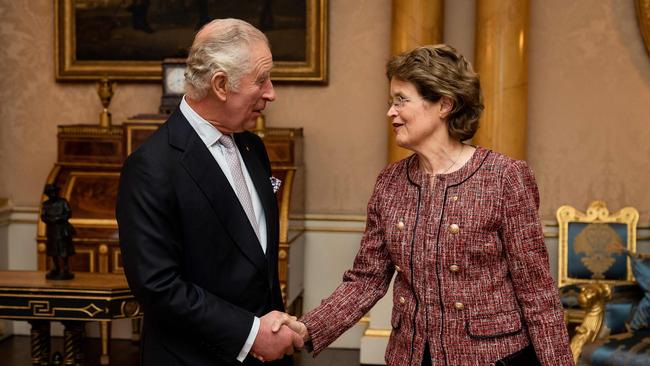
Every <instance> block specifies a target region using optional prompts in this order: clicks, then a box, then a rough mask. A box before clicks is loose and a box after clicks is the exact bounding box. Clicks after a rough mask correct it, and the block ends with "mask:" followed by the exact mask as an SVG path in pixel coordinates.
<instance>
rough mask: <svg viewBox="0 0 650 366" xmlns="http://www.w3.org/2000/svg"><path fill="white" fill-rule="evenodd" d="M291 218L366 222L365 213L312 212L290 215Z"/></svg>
mask: <svg viewBox="0 0 650 366" xmlns="http://www.w3.org/2000/svg"><path fill="white" fill-rule="evenodd" d="M289 218H290V219H291V220H300V221H309V220H313V221H355V222H358V221H361V222H366V216H365V215H337V214H333V215H330V214H310V213H306V214H303V215H291V216H290V217H289Z"/></svg>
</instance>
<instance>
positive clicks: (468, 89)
mask: <svg viewBox="0 0 650 366" xmlns="http://www.w3.org/2000/svg"><path fill="white" fill-rule="evenodd" d="M386 75H387V76H388V79H389V80H390V79H392V78H397V79H399V80H402V81H407V82H411V83H413V84H414V85H415V87H416V88H417V90H418V92H419V93H420V95H421V96H422V97H423V98H424V99H427V100H429V101H432V102H437V101H438V100H440V98H441V97H442V96H446V97H449V98H450V99H451V100H453V102H454V106H453V108H452V110H451V112H450V113H449V114H448V115H447V129H448V131H449V135H450V136H451V137H453V138H456V139H459V140H460V141H465V140H468V139H470V138H472V137H473V136H474V134H475V133H476V130H478V120H479V117H480V116H481V112H482V111H483V101H482V96H481V84H480V82H479V77H478V74H477V73H476V72H474V70H473V69H472V65H471V64H470V63H469V62H467V60H465V57H463V55H461V54H460V53H458V51H456V50H455V49H454V48H453V47H451V46H448V45H446V44H438V45H430V46H423V47H418V48H415V49H413V50H411V51H408V52H405V53H402V54H400V55H398V56H395V57H393V58H391V59H390V61H388V64H387V65H386Z"/></svg>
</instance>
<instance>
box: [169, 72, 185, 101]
mask: <svg viewBox="0 0 650 366" xmlns="http://www.w3.org/2000/svg"><path fill="white" fill-rule="evenodd" d="M184 73H185V67H184V66H182V65H179V66H177V67H168V68H166V69H165V89H166V92H167V94H177V95H183V93H185V75H184Z"/></svg>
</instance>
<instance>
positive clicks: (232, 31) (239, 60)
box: [185, 18, 269, 100]
mask: <svg viewBox="0 0 650 366" xmlns="http://www.w3.org/2000/svg"><path fill="white" fill-rule="evenodd" d="M207 28H212V29H207ZM205 31H207V34H206V36H204V37H203V36H202V37H200V38H199V37H196V38H195V39H194V44H192V47H191V48H190V52H189V56H188V57H187V68H186V69H185V89H186V92H187V94H188V97H189V98H191V99H194V100H201V99H203V98H204V97H205V96H206V95H207V92H208V90H209V88H210V81H211V79H212V76H213V75H214V74H215V73H216V72H219V71H222V72H224V73H225V74H226V75H227V76H228V87H229V88H230V89H232V90H237V89H238V88H239V82H240V80H241V77H242V76H244V75H245V74H246V73H248V72H250V70H251V60H250V53H251V52H250V48H251V45H252V44H254V43H255V42H258V41H262V42H264V43H265V44H266V45H267V46H268V45H269V41H268V39H267V38H266V36H265V35H264V33H262V32H261V31H260V30H258V29H257V28H255V27H253V26H252V25H250V24H249V23H247V22H245V21H243V20H239V19H230V18H229V19H215V20H213V21H212V22H210V23H208V24H206V25H205V26H204V27H203V28H202V29H201V31H199V33H197V34H200V33H201V32H205Z"/></svg>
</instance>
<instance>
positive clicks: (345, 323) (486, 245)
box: [292, 45, 573, 366]
mask: <svg viewBox="0 0 650 366" xmlns="http://www.w3.org/2000/svg"><path fill="white" fill-rule="evenodd" d="M387 76H388V78H389V79H390V95H391V98H392V102H391V105H390V108H389V110H388V116H389V117H390V118H391V120H392V125H393V128H394V130H395V139H396V141H397V144H398V145H399V146H401V147H404V148H407V149H409V150H412V151H413V152H414V153H415V154H413V155H412V156H410V157H409V158H406V159H404V160H402V161H399V162H397V163H394V164H391V165H389V166H388V167H386V168H385V169H384V170H383V171H382V172H381V173H380V174H379V177H378V178H377V183H376V185H375V189H374V193H373V195H372V198H371V199H370V202H369V204H368V219H367V224H366V231H365V233H364V235H363V240H362V242H361V248H360V250H359V252H358V254H357V257H356V259H355V261H354V265H353V267H352V269H350V270H348V271H347V272H346V273H345V274H344V277H343V283H342V284H341V285H340V286H339V287H338V288H337V289H336V290H335V291H334V293H333V294H332V295H331V296H330V297H329V298H327V299H325V300H323V302H322V304H321V305H320V306H319V307H318V308H316V309H314V310H312V311H310V312H309V313H307V314H306V315H305V316H304V317H302V318H301V322H302V323H299V322H296V323H293V324H292V328H294V329H295V330H298V331H299V332H301V333H302V335H303V337H304V338H305V340H310V341H311V344H312V346H313V351H314V354H315V355H316V354H318V352H320V351H321V350H323V349H324V348H325V347H327V345H329V344H330V343H331V342H333V341H334V340H335V339H336V338H337V337H339V336H340V335H341V334H342V333H343V332H344V331H345V330H347V329H348V328H350V327H351V326H353V325H354V324H356V323H357V321H358V320H359V319H360V318H361V317H362V316H363V315H364V314H366V312H367V311H368V310H369V309H370V308H371V307H372V306H373V305H374V304H375V303H376V302H377V301H378V300H379V299H380V298H381V297H382V296H384V294H385V293H386V291H387V288H388V285H389V283H390V280H391V278H392V277H393V274H394V273H395V272H397V275H396V277H395V283H394V285H393V311H392V317H391V324H392V327H393V330H392V333H391V336H390V341H389V344H388V348H387V350H386V356H385V357H386V363H387V364H388V365H413V366H419V365H432V364H433V365H463V366H464V365H539V364H541V365H549V366H550V365H553V366H558V365H573V359H572V356H571V352H570V350H569V345H568V336H567V330H566V326H565V324H564V319H563V314H562V307H561V304H560V300H559V296H558V292H557V288H556V286H555V284H554V281H553V279H552V278H551V275H550V271H549V259H548V254H547V251H546V247H545V245H544V240H543V235H542V228H541V225H540V220H539V217H538V214H537V209H538V206H539V194H538V190H537V185H536V183H535V179H534V177H533V174H532V172H531V171H530V169H529V168H528V166H527V165H526V163H525V162H523V161H518V160H513V159H511V158H509V157H506V156H504V155H501V154H498V153H495V152H493V151H490V150H487V149H484V148H481V147H474V146H471V145H468V144H464V143H463V141H465V140H468V139H470V138H471V137H472V136H473V135H474V133H475V132H476V130H477V128H478V119H479V116H480V113H481V111H482V109H483V105H482V103H481V91H480V84H479V79H478V76H477V74H476V73H475V72H474V71H473V70H472V67H471V65H470V64H469V63H468V62H467V61H466V60H465V59H464V57H463V56H461V55H459V54H458V53H457V52H456V50H454V49H453V48H452V47H449V46H447V45H436V46H426V47H420V48H416V49H414V50H412V51H410V52H408V53H405V54H402V55H399V56H397V57H395V58H393V59H392V60H391V61H390V62H389V63H388V65H387Z"/></svg>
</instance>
